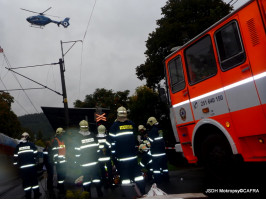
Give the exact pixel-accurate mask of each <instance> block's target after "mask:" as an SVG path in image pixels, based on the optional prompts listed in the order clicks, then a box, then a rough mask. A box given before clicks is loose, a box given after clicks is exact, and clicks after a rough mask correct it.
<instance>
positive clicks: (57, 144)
mask: <svg viewBox="0 0 266 200" xmlns="http://www.w3.org/2000/svg"><path fill="white" fill-rule="evenodd" d="M64 132H65V131H64V129H63V128H61V127H59V128H57V129H56V135H55V138H54V139H53V142H52V152H53V153H52V154H53V160H54V164H55V167H56V173H57V188H58V190H59V195H65V193H66V191H65V183H64V182H65V178H66V146H65V143H64V141H63V133H64Z"/></svg>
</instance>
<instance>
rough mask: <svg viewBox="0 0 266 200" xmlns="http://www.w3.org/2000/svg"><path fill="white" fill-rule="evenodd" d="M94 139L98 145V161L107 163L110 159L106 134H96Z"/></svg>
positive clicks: (109, 148)
mask: <svg viewBox="0 0 266 200" xmlns="http://www.w3.org/2000/svg"><path fill="white" fill-rule="evenodd" d="M96 137H97V141H98V143H99V149H98V154H99V161H100V162H102V161H109V160H110V158H111V143H110V138H109V136H107V135H106V134H98V135H97V136H96Z"/></svg>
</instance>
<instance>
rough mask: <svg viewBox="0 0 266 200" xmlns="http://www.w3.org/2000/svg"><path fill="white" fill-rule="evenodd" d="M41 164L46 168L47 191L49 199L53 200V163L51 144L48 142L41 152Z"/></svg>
mask: <svg viewBox="0 0 266 200" xmlns="http://www.w3.org/2000/svg"><path fill="white" fill-rule="evenodd" d="M43 164H44V166H45V168H46V173H47V180H46V185H47V190H48V194H49V197H50V198H54V197H55V196H54V190H53V187H54V186H53V183H54V182H53V178H54V162H53V153H52V144H51V142H50V141H47V142H46V146H45V148H44V150H43Z"/></svg>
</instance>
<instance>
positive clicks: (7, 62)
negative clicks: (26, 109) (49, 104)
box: [4, 54, 40, 114]
mask: <svg viewBox="0 0 266 200" xmlns="http://www.w3.org/2000/svg"><path fill="white" fill-rule="evenodd" d="M4 58H5V61H6V64H7V65H8V67H9V68H11V65H10V63H9V61H8V59H7V57H6V55H5V54H4ZM12 75H13V76H14V78H15V79H16V81H17V82H18V84H19V86H20V87H21V89H22V90H23V92H24V94H25V95H26V97H27V98H28V100H29V102H30V104H31V105H32V107H33V108H34V109H35V111H36V112H37V113H38V114H40V113H39V111H38V110H37V108H36V107H35V106H34V104H33V102H32V100H31V99H30V97H29V95H28V94H27V93H26V91H25V90H24V89H23V87H22V85H21V83H20V82H19V80H18V78H17V77H16V75H15V74H14V73H12Z"/></svg>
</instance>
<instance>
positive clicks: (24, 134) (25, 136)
mask: <svg viewBox="0 0 266 200" xmlns="http://www.w3.org/2000/svg"><path fill="white" fill-rule="evenodd" d="M29 137H30V135H29V134H28V133H27V132H24V133H22V135H21V138H25V139H28V138H29Z"/></svg>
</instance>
